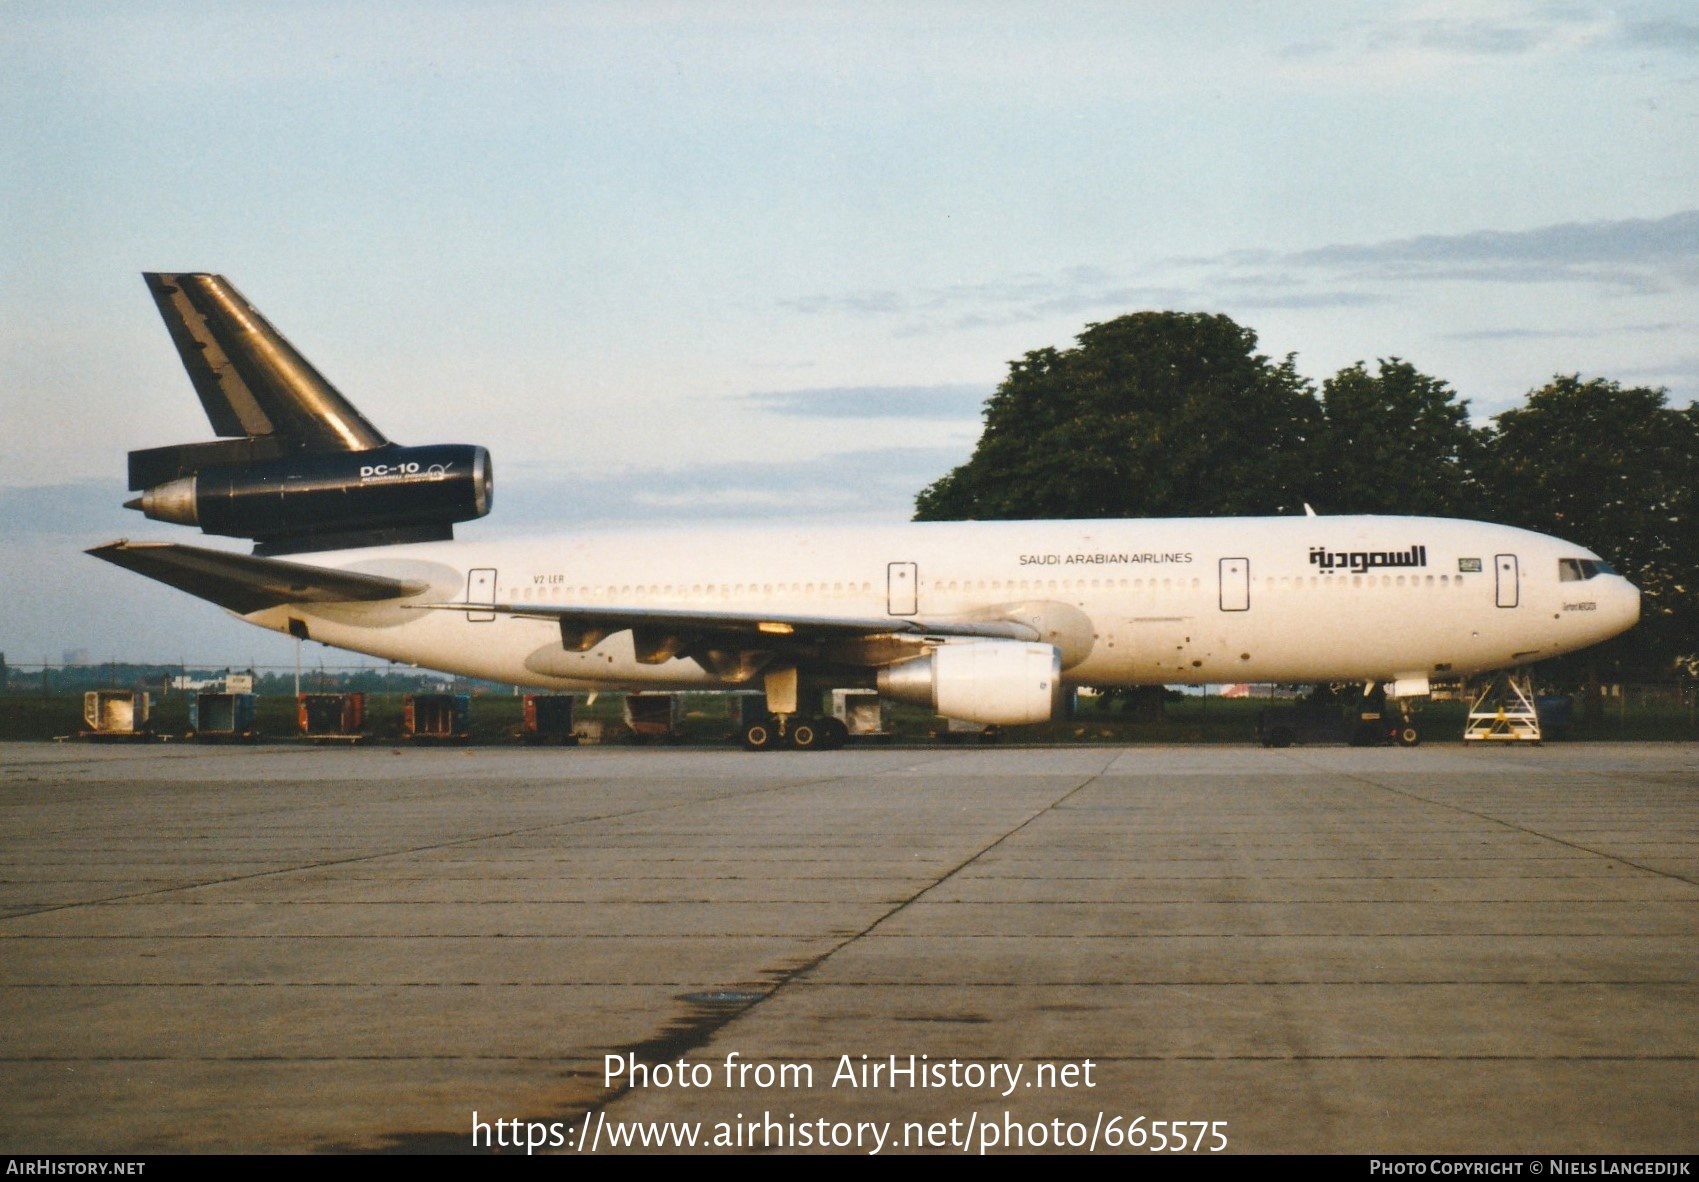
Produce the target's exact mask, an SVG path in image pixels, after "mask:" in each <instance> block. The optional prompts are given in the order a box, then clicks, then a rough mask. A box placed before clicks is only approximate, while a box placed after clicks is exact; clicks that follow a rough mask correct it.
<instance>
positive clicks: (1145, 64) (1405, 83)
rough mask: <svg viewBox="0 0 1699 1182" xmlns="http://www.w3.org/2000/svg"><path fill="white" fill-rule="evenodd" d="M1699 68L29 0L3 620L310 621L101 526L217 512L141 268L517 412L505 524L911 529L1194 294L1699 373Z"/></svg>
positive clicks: (4, 86)
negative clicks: (140, 551) (190, 449)
mask: <svg viewBox="0 0 1699 1182" xmlns="http://www.w3.org/2000/svg"><path fill="white" fill-rule="evenodd" d="M1696 83H1699V14H1696V13H1695V12H1694V10H1693V9H1692V7H1691V6H1690V5H1687V4H1684V3H1677V2H1661V3H1660V2H1645V3H1634V2H1629V3H1617V4H1595V3H1588V2H1573V3H1571V2H1559V3H1502V4H1499V3H1450V2H1440V3H1421V2H1404V3H1401V2H1396V0H1394V2H1390V3H1381V4H1373V5H1365V4H1362V3H1360V2H1358V0H1348V2H1346V0H1340V2H1334V3H1329V2H1325V0H1324V2H1308V3H1302V4H1298V3H1291V4H1283V3H1268V4H1256V5H1244V4H1237V3H1187V4H1184V5H1175V4H1166V3H1136V2H1135V3H1128V2H1124V0H1123V2H1119V3H1103V4H1095V3H1089V2H1082V3H1069V4H1054V3H997V2H996V0H985V2H980V3H972V4H955V3H942V2H927V0H921V2H918V3H916V2H911V3H905V4H881V3H871V2H861V3H852V4H841V5H834V4H830V3H811V4H809V5H806V6H804V5H797V4H777V3H775V4H763V3H736V4H732V3H727V4H716V3H709V2H703V3H638V2H629V3H620V2H616V0H606V2H602V3H580V4H561V3H554V2H545V0H535V2H521V0H484V2H476V3H474V2H458V3H457V2H450V0H421V2H417V3H405V2H403V3H392V4H383V5H368V6H353V5H346V4H343V3H340V2H338V3H314V2H311V0H307V2H303V0H292V2H289V3H247V4H244V3H187V2H165V0H161V2H148V0H130V2H126V3H124V4H110V3H104V2H100V3H82V2H77V0H51V2H39V3H38V2H33V0H28V2H20V0H0V652H3V653H5V655H6V656H7V659H8V660H9V661H11V662H12V663H13V664H14V665H17V664H26V663H33V662H39V661H41V660H43V659H47V660H58V659H59V658H60V657H61V655H62V654H63V653H64V652H67V651H75V650H84V651H87V652H88V653H89V654H90V656H91V657H92V659H95V660H108V659H116V660H137V661H164V660H172V661H175V660H184V661H187V662H189V663H190V664H203V665H208V666H223V665H226V664H230V663H233V662H236V663H244V664H245V663H250V662H257V663H260V664H278V665H282V664H286V663H289V662H292V661H293V659H294V658H293V652H292V649H291V644H290V642H289V641H288V640H287V639H286V638H282V637H276V636H272V635H269V634H266V633H263V632H260V631H259V630H257V629H253V628H251V627H248V626H246V625H243V624H241V623H240V622H238V621H234V620H231V619H229V618H227V617H225V616H224V615H223V614H222V613H221V612H219V611H218V609H216V608H213V607H210V606H209V605H206V604H203V603H200V602H198V601H195V600H192V599H190V598H189V597H187V596H184V595H182V594H180V593H177V592H173V591H170V590H169V589H167V588H164V587H161V586H158V585H156V584H153V583H151V582H149V581H147V580H144V579H141V578H139V577H138V576H135V575H131V574H127V573H126V572H123V571H120V570H118V569H117V568H113V567H109V566H107V565H106V564H104V563H100V562H98V561H96V560H94V559H92V558H88V557H86V556H84V555H83V554H82V551H83V550H84V549H86V548H87V547H89V546H92V545H97V544H99V543H101V542H104V541H108V540H110V539H112V538H115V537H121V536H128V537H132V538H163V539H174V540H180V541H188V542H194V543H201V542H207V541H208V540H207V539H204V538H203V537H202V536H201V535H199V534H198V533H196V532H194V531H191V530H187V529H184V528H182V527H176V526H170V525H165V524H162V523H157V522H150V521H147V520H145V519H143V518H141V517H140V516H139V515H137V514H135V513H131V512H127V511H125V510H123V509H122V508H120V507H119V506H120V505H121V503H122V501H123V500H124V499H126V497H127V496H128V495H129V494H128V493H127V492H126V491H125V488H124V473H125V453H126V452H127V451H129V450H130V449H132V448H139V447H151V446H158V445H163V444H171V443H182V442H190V441H195V440H200V439H205V438H209V437H210V435H211V432H210V428H209V427H208V425H207V423H206V421H205V418H204V417H203V415H202V413H201V410H200V404H199V402H198V401H197V400H196V398H195V397H194V395H193V391H192V388H191V387H190V385H189V383H188V380H187V378H186V377H185V376H184V374H183V372H182V369H181V367H180V365H179V364H178V361H177V357H176V354H175V352H174V350H173V349H172V347H171V344H170V341H169V339H168V337H167V336H166V334H165V331H164V329H163V328H162V326H161V325H160V323H159V319H158V314H157V311H156V309H155V308H154V306H153V303H152V301H151V299H149V297H148V295H147V291H146V288H145V287H144V286H143V284H142V281H141V278H140V273H141V272H142V271H144V270H210V271H217V272H219V273H221V274H224V275H226V276H228V277H229V278H230V280H231V281H232V282H233V283H235V284H236V286H237V287H238V288H239V289H240V290H241V291H242V292H243V294H244V295H246V296H247V297H248V299H249V300H250V301H252V302H253V303H254V304H255V305H256V306H257V307H259V308H260V309H261V310H262V311H263V312H264V313H265V315H266V316H267V317H268V318H269V319H270V320H271V321H272V322H273V323H274V324H275V325H276V326H277V327H278V328H279V329H280V330H281V331H282V332H284V333H285V334H286V335H287V336H288V337H289V338H290V340H291V341H292V342H293V343H294V344H295V345H296V346H297V347H298V348H299V349H300V350H301V351H302V352H303V353H305V354H306V355H307V356H308V357H309V358H311V359H312V360H313V362H314V363H315V364H316V365H317V367H318V368H319V369H320V370H321V371H322V372H323V373H324V374H325V375H326V376H328V377H329V378H330V379H331V381H333V382H334V383H335V384H336V385H337V386H338V388H340V389H341V390H342V392H343V393H344V394H345V395H347V396H348V397H349V398H350V399H351V400H352V401H354V402H355V403H356V405H358V406H359V407H360V408H361V410H362V411H363V412H365V414H366V415H367V417H368V418H370V419H371V420H372V421H373V422H374V423H376V424H377V425H378V426H379V427H380V428H381V429H382V430H383V431H384V432H385V433H386V434H388V435H389V436H390V437H391V438H392V439H397V440H400V441H402V442H404V443H412V444H425V443H447V442H465V443H479V444H483V445H484V446H486V447H488V448H489V449H490V450H491V452H492V454H493V455H494V458H495V466H496V474H497V496H496V503H495V511H494V513H493V514H492V515H491V516H490V517H489V518H487V519H486V520H485V521H482V522H478V523H474V524H472V525H468V526H462V527H460V535H461V536H463V537H469V536H492V537H493V536H506V535H510V534H515V533H524V532H538V531H544V532H560V533H565V532H573V531H580V530H586V529H615V528H629V527H631V526H632V525H634V524H648V523H657V524H659V523H681V522H682V523H690V522H696V521H706V520H711V519H717V518H741V519H749V518H764V519H816V518H821V519H826V518H829V519H836V520H844V519H852V520H853V519H865V520H902V519H905V518H906V517H908V516H909V514H910V513H911V511H912V507H913V498H914V494H915V493H916V492H918V491H919V490H920V489H921V488H923V487H925V486H926V485H927V484H929V483H931V482H932V481H933V480H936V479H937V478H938V477H939V476H942V475H943V474H944V473H945V472H947V471H948V470H949V469H950V468H951V467H953V466H954V465H956V464H958V463H960V462H962V461H963V460H965V459H966V458H967V456H968V455H969V454H970V453H971V451H972V448H973V444H974V441H975V439H976V438H977V436H978V429H979V414H980V408H981V405H982V404H983V402H984V400H985V398H986V397H988V396H989V395H990V394H991V392H992V391H993V390H994V389H995V387H996V386H997V384H998V382H999V381H1001V380H1002V378H1003V376H1004V374H1005V373H1006V372H1007V367H1008V364H1009V362H1010V361H1012V360H1015V359H1018V358H1019V357H1021V356H1022V355H1024V354H1025V353H1027V352H1029V351H1031V350H1034V349H1039V348H1045V347H1066V346H1068V345H1069V344H1071V343H1072V342H1073V340H1074V338H1075V337H1076V336H1077V334H1078V333H1079V332H1080V331H1081V330H1082V329H1083V328H1084V327H1085V326H1086V325H1088V324H1091V323H1095V322H1101V321H1104V320H1109V319H1112V318H1114V317H1115V316H1119V315H1122V314H1125V313H1129V312H1134V311H1140V310H1146V309H1175V310H1181V311H1204V312H1221V313H1225V314H1227V315H1229V316H1231V317H1233V318H1234V319H1235V320H1237V321H1238V322H1239V323H1240V324H1242V325H1245V326H1247V327H1249V328H1251V329H1253V330H1254V331H1255V332H1256V333H1257V334H1258V337H1259V342H1260V344H1259V347H1260V348H1261V349H1262V351H1264V352H1265V353H1267V354H1269V355H1270V356H1274V357H1283V356H1285V355H1286V354H1288V353H1291V354H1295V355H1296V363H1297V366H1298V369H1299V371H1300V372H1302V373H1304V374H1306V375H1308V376H1309V377H1310V378H1312V379H1313V380H1315V381H1316V382H1318V383H1319V382H1320V381H1321V380H1322V379H1324V378H1326V377H1327V376H1329V375H1330V374H1332V373H1334V372H1336V371H1337V370H1338V369H1340V368H1342V367H1344V366H1347V365H1350V364H1352V363H1353V362H1356V361H1358V360H1365V361H1368V362H1370V363H1371V364H1372V362H1373V361H1374V360H1375V359H1377V358H1381V357H1391V356H1398V357H1402V358H1404V359H1405V360H1407V361H1410V362H1411V363H1413V364H1415V365H1416V366H1417V367H1418V368H1420V369H1422V370H1423V371H1424V372H1427V373H1430V374H1433V375H1435V376H1436V377H1439V378H1442V379H1444V380H1445V381H1447V382H1449V383H1450V384H1451V385H1452V386H1453V387H1454V388H1455V389H1456V390H1457V391H1458V392H1459V393H1460V394H1461V395H1462V396H1463V397H1464V398H1466V399H1468V400H1469V403H1470V406H1471V410H1472V412H1473V414H1474V415H1475V417H1476V418H1477V419H1479V420H1482V421H1484V420H1486V419H1488V418H1490V417H1491V416H1492V415H1493V414H1496V413H1498V412H1499V411H1502V410H1505V409H1507V408H1509V407H1511V406H1514V405H1517V404H1518V403H1519V402H1520V401H1521V399H1522V398H1523V397H1524V396H1525V395H1526V393H1527V392H1528V391H1529V390H1530V389H1534V388H1536V387H1538V386H1540V385H1542V384H1543V383H1544V382H1545V381H1547V380H1548V379H1549V378H1550V377H1551V376H1552V375H1554V374H1558V373H1581V374H1583V375H1585V376H1588V377H1595V376H1596V377H1606V378H1610V379H1613V380H1617V381H1621V382H1623V383H1626V384H1636V385H1651V386H1661V387H1665V388H1667V389H1668V391H1669V395H1670V400H1671V402H1672V403H1673V404H1676V405H1684V404H1686V403H1688V402H1691V401H1692V400H1693V399H1694V398H1695V396H1696V395H1699V343H1696V339H1695V329H1696V327H1699V85H1696ZM209 544H212V545H215V546H225V547H228V548H240V546H241V543H239V542H234V541H232V540H229V539H223V540H211V541H210V542H209ZM318 655H320V654H316V653H315V657H314V659H317V656H318ZM325 659H326V661H327V662H329V661H331V660H340V659H342V658H337V657H331V656H326V657H325Z"/></svg>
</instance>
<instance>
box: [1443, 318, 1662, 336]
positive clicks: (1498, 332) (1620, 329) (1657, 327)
mask: <svg viewBox="0 0 1699 1182" xmlns="http://www.w3.org/2000/svg"><path fill="white" fill-rule="evenodd" d="M1692 331H1693V326H1692V325H1691V324H1687V323H1684V322H1682V321H1677V320H1663V321H1659V322H1657V323H1655V324H1612V325H1602V326H1597V327H1586V328H1481V329H1474V330H1471V331H1468V332H1452V333H1446V334H1445V339H1446V340H1449V341H1549V340H1563V341H1578V340H1579V341H1591V340H1600V339H1604V338H1609V337H1617V336H1631V335H1632V336H1663V335H1666V334H1668V333H1672V332H1682V333H1691V332H1692Z"/></svg>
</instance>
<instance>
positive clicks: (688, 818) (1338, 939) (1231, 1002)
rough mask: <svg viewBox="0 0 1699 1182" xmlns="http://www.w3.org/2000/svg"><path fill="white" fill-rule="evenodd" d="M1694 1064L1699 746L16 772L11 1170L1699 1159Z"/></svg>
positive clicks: (568, 755)
mask: <svg viewBox="0 0 1699 1182" xmlns="http://www.w3.org/2000/svg"><path fill="white" fill-rule="evenodd" d="M863 1056H866V1057H865V1058H863ZM1696 1056H1699V746H1696V745H1689V744H1640V745H1604V744H1586V745H1580V744H1577V745H1567V746H1566V745H1548V746H1545V747H1540V748H1517V747H1502V748H1495V749H1490V750H1481V749H1475V748H1472V747H1465V746H1463V745H1462V744H1430V745H1425V746H1423V747H1420V748H1416V749H1414V750H1404V749H1396V748H1393V749H1364V750H1356V749H1344V748H1293V749H1290V750H1284V751H1265V750H1262V749H1259V748H1254V747H1249V746H1247V747H1245V748H1226V747H1114V748H1111V747H1091V746H1075V747H1056V748H1018V747H1010V748H972V749H962V748H947V749H921V748H912V749H904V748H888V749H849V750H845V751H841V752H816V753H807V754H800V753H791V752H774V753H763V754H749V753H744V752H741V751H736V750H731V749H724V750H722V749H708V748H702V749H665V750H662V749H629V748H578V749H575V750H574V749H567V750H539V749H517V748H516V749H495V748H474V749H469V750H440V749H439V750H403V751H394V750H391V749H389V748H384V747H379V748H375V749H361V750H341V749H338V750H320V749H312V748H305V747H298V746H288V745H278V746H262V747H257V748H196V747H186V746H180V745H170V746H159V747H98V746H85V745H64V746H51V745H46V744H29V745H25V744H11V745H3V746H0V1151H3V1152H6V1153H12V1154H50V1153H99V1154H115V1155H123V1154H153V1153H175V1152H200V1151H236V1152H246V1151H253V1152H280V1151H336V1150H362V1151H431V1152H435V1151H441V1152H492V1151H500V1152H506V1153H512V1152H520V1153H523V1152H526V1151H527V1150H526V1147H525V1146H526V1143H527V1142H532V1143H534V1144H536V1147H537V1148H539V1149H541V1150H550V1151H553V1152H576V1153H605V1152H612V1151H616V1150H618V1149H619V1148H620V1147H621V1145H622V1143H623V1142H625V1141H635V1142H637V1143H639V1144H641V1143H642V1142H643V1140H644V1139H645V1138H648V1139H649V1140H650V1141H651V1142H654V1141H656V1140H657V1139H659V1140H661V1141H664V1142H665V1144H666V1145H667V1146H668V1147H670V1148H673V1149H675V1150H676V1149H677V1148H678V1145H677V1142H678V1141H680V1140H683V1141H685V1142H688V1141H689V1140H690V1138H692V1137H694V1138H695V1139H696V1146H695V1149H696V1150H698V1151H711V1150H713V1149H714V1148H716V1146H715V1144H714V1142H715V1141H716V1139H717V1140H718V1141H719V1142H720V1148H729V1149H731V1150H733V1151H737V1150H743V1151H748V1150H750V1149H755V1150H773V1149H784V1150H792V1149H802V1150H810V1151H812V1150H817V1149H819V1148H821V1146H822V1143H824V1147H825V1148H827V1149H828V1150H830V1151H832V1152H842V1153H869V1152H872V1151H874V1150H877V1151H878V1152H881V1153H892V1152H899V1151H913V1150H915V1149H921V1148H925V1149H929V1150H932V1151H936V1152H958V1153H961V1152H975V1153H977V1152H979V1151H980V1150H982V1149H985V1150H989V1151H993V1152H1006V1151H1009V1150H1026V1151H1029V1152H1030V1151H1033V1150H1035V1149H1036V1150H1038V1151H1041V1152H1052V1151H1055V1150H1056V1149H1058V1148H1060V1149H1063V1150H1066V1151H1075V1152H1084V1151H1091V1150H1095V1151H1096V1152H1127V1151H1128V1150H1129V1148H1130V1149H1131V1150H1132V1151H1135V1152H1141V1153H1142V1152H1148V1151H1151V1150H1154V1149H1157V1148H1158V1138H1159V1137H1160V1139H1161V1143H1162V1151H1163V1152H1165V1153H1167V1154H1168V1155H1169V1156H1173V1155H1174V1154H1175V1153H1176V1152H1183V1153H1186V1154H1194V1153H1195V1154H1197V1155H1199V1156H1209V1155H1211V1154H1215V1153H1244V1152H1259V1153H1288V1152H1323V1153H1410V1154H1435V1155H1445V1154H1477V1153H1490V1154H1520V1153H1539V1154H1565V1155H1577V1154H1595V1153H1631V1154H1686V1153H1693V1152H1695V1151H1696V1150H1699V1062H1696ZM911 1057H912V1058H911ZM923 1057H924V1058H923ZM875 1067H877V1068H880V1069H881V1070H879V1071H878V1073H877V1075H875V1074H873V1072H872V1070H871V1069H872V1068H875ZM510 1122H518V1123H517V1124H513V1123H510ZM1176 1122H1178V1127H1176ZM480 1126H481V1127H480ZM1176 1138H1178V1139H1179V1141H1180V1142H1181V1144H1182V1145H1183V1148H1179V1149H1177V1148H1176V1146H1175V1140H1176ZM539 1142H540V1143H539ZM515 1146H517V1148H515ZM652 1147H653V1146H652ZM686 1149H687V1150H688V1149H689V1146H688V1145H687V1146H686Z"/></svg>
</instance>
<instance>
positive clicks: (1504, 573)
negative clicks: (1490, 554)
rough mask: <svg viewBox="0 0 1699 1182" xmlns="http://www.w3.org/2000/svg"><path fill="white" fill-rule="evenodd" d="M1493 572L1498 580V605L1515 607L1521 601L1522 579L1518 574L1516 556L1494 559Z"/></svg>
mask: <svg viewBox="0 0 1699 1182" xmlns="http://www.w3.org/2000/svg"><path fill="white" fill-rule="evenodd" d="M1493 570H1494V571H1496V572H1497V574H1496V578H1497V579H1498V605H1499V606H1500V607H1515V606H1516V604H1517V602H1518V601H1519V599H1520V590H1519V588H1520V585H1521V579H1520V577H1519V576H1518V574H1517V568H1516V555H1514V554H1499V555H1497V556H1495V557H1494V558H1493Z"/></svg>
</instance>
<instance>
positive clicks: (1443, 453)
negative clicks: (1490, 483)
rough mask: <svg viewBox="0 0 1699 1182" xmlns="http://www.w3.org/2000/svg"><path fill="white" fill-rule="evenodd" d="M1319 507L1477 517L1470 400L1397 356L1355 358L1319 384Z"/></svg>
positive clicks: (1477, 441)
mask: <svg viewBox="0 0 1699 1182" xmlns="http://www.w3.org/2000/svg"><path fill="white" fill-rule="evenodd" d="M1321 406H1322V429H1321V435H1320V441H1319V443H1320V446H1319V447H1318V448H1317V449H1316V456H1317V477H1318V484H1319V487H1318V489H1317V492H1316V494H1315V496H1316V504H1317V508H1319V509H1321V510H1322V511H1323V512H1325V513H1409V514H1415V515H1418V516H1429V517H1475V516H1478V515H1479V514H1480V512H1481V489H1480V485H1479V483H1478V481H1477V479H1476V469H1477V468H1478V467H1479V464H1480V459H1481V452H1482V448H1483V446H1484V444H1485V438H1486V434H1487V433H1486V432H1485V431H1483V430H1477V429H1476V428H1474V427H1472V426H1470V425H1469V404H1468V403H1467V402H1465V401H1463V400H1462V399H1460V398H1458V396H1457V392H1456V391H1454V390H1453V389H1452V388H1451V387H1450V386H1448V385H1446V384H1445V383H1444V382H1442V381H1440V380H1439V379H1438V378H1432V377H1429V376H1428V375H1427V374H1425V373H1422V372H1421V371H1420V370H1418V369H1417V368H1416V367H1415V366H1413V365H1411V364H1410V363H1409V362H1406V361H1401V360H1399V359H1398V358H1397V357H1392V358H1387V359H1383V360H1381V361H1380V363H1379V370H1378V372H1377V373H1374V374H1370V373H1369V372H1368V371H1367V370H1366V369H1365V368H1364V365H1363V363H1362V362H1361V361H1359V362H1357V364H1355V365H1353V366H1350V367H1348V368H1346V369H1342V370H1340V371H1339V372H1338V373H1337V374H1335V375H1334V376H1333V377H1331V378H1329V379H1328V380H1327V381H1326V382H1325V383H1323V384H1322V394H1321Z"/></svg>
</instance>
